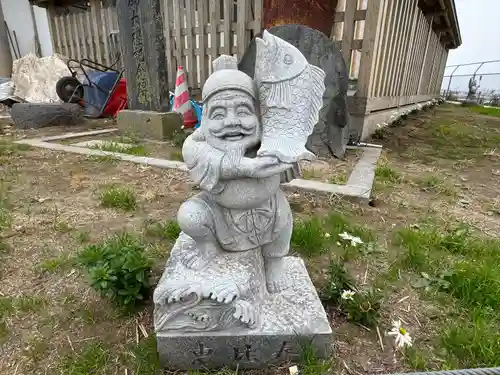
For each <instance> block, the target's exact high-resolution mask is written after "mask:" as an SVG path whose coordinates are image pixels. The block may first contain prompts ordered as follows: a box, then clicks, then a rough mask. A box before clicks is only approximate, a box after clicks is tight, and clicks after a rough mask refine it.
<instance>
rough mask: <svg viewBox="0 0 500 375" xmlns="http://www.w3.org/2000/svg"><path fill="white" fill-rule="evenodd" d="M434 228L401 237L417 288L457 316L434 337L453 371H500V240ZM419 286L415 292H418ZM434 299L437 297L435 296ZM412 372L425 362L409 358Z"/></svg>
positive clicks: (467, 231) (403, 264) (469, 231)
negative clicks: (499, 332)
mask: <svg viewBox="0 0 500 375" xmlns="http://www.w3.org/2000/svg"><path fill="white" fill-rule="evenodd" d="M436 224H437V223H434V224H433V225H432V227H431V226H430V225H429V226H423V228H421V229H418V228H405V229H403V230H400V231H398V233H397V240H396V242H395V243H398V244H399V245H400V246H402V247H403V248H404V250H405V251H404V252H403V253H402V254H401V256H400V263H398V264H397V267H398V268H399V267H402V268H404V269H408V270H411V271H414V272H417V273H420V275H421V276H422V277H421V279H420V281H419V282H417V284H418V287H423V286H425V290H427V291H433V292H432V293H431V295H434V296H435V301H436V302H438V303H442V304H445V305H447V307H450V308H452V309H453V310H454V312H455V314H457V316H458V318H453V319H445V322H443V323H442V324H441V326H442V327H443V328H442V329H441V331H439V332H436V336H437V337H438V339H439V347H440V348H442V349H444V350H445V351H446V353H445V354H444V360H445V361H446V364H447V366H448V367H450V368H457V367H460V368H464V367H465V368H467V367H490V366H498V365H500V357H499V356H498V353H499V352H500V338H499V337H498V324H499V322H500V251H499V250H500V240H499V239H492V238H483V237H481V236H479V235H478V234H476V233H475V232H474V231H473V230H472V229H471V228H469V227H467V226H466V225H458V226H457V225H455V226H451V225H445V226H444V228H443V227H442V226H441V227H440V226H437V225H436ZM417 284H415V287H417ZM436 293H438V294H437V295H436ZM407 360H408V361H412V363H413V364H412V368H416V367H417V365H419V367H421V366H424V365H425V361H424V359H419V358H418V357H417V358H415V357H413V359H412V358H407Z"/></svg>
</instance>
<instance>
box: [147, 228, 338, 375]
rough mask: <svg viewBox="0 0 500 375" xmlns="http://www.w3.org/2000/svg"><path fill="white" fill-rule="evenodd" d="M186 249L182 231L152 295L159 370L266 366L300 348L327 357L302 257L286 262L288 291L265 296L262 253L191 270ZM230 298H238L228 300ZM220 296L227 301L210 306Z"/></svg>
mask: <svg viewBox="0 0 500 375" xmlns="http://www.w3.org/2000/svg"><path fill="white" fill-rule="evenodd" d="M192 245H193V243H192V239H191V238H190V237H188V236H187V235H185V234H183V233H182V234H181V235H180V237H179V239H178V240H177V242H176V244H175V246H174V247H173V249H172V253H171V256H170V259H169V260H168V262H167V264H166V269H165V272H164V274H163V276H162V278H161V280H160V282H159V283H158V287H157V288H156V290H155V297H154V298H155V318H154V321H155V328H156V331H157V333H156V335H157V342H158V353H159V356H160V362H161V364H162V366H163V367H166V368H169V369H175V370H187V369H216V368H223V367H233V368H236V367H238V368H240V369H245V368H267V367H269V366H272V365H280V364H282V363H285V362H290V361H294V360H298V359H299V358H300V355H301V351H302V350H303V349H304V347H306V346H307V347H308V348H309V347H310V348H312V349H313V350H314V352H315V353H316V355H317V357H318V358H325V359H326V358H329V357H330V356H331V354H332V342H333V341H332V340H333V335H332V330H331V328H330V325H329V322H328V319H327V316H326V313H325V311H324V309H323V306H322V304H321V301H320V300H319V297H318V295H317V293H316V290H315V288H314V286H313V284H312V282H311V280H310V278H309V275H308V273H307V270H306V268H305V266H304V263H303V261H302V260H301V259H300V258H296V257H286V258H284V262H285V263H284V264H285V267H286V274H287V275H289V277H290V286H289V288H288V289H285V290H283V291H281V292H278V293H274V294H270V293H268V291H267V288H266V281H265V275H264V272H263V270H264V261H263V257H262V254H261V253H260V250H251V251H247V252H241V253H229V252H226V253H221V254H220V255H218V256H217V258H216V259H214V261H213V262H212V263H210V264H209V265H208V266H206V267H205V268H203V269H201V270H200V271H194V270H191V269H188V268H186V267H185V266H184V265H183V262H182V260H181V259H182V256H183V255H182V254H183V252H184V251H185V250H186V248H189V246H192ZM176 291H178V292H176ZM234 292H236V295H237V297H236V298H234V299H232V297H233V295H234ZM165 295H168V296H174V297H175V296H177V298H176V301H175V302H173V301H171V302H170V303H168V301H165V300H164V299H162V298H163V296H165ZM219 297H220V299H225V300H224V301H222V302H218V301H217V300H214V298H215V299H217V298H219ZM227 298H229V300H227ZM237 316H238V317H239V319H238V318H237ZM242 320H243V321H242ZM245 320H246V322H247V323H246V322H244V321H245ZM248 321H250V324H248Z"/></svg>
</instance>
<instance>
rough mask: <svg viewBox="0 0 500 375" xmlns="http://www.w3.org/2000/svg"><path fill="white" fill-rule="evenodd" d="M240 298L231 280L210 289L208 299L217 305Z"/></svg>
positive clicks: (237, 289) (238, 291)
mask: <svg viewBox="0 0 500 375" xmlns="http://www.w3.org/2000/svg"><path fill="white" fill-rule="evenodd" d="M239 297H240V290H239V288H238V286H237V285H236V284H235V283H234V282H233V281H231V280H225V281H221V282H218V283H217V284H215V285H214V287H213V288H212V289H211V293H210V298H211V299H213V300H214V301H217V302H219V303H225V304H228V303H231V302H233V301H234V300H236V299H238V298H239Z"/></svg>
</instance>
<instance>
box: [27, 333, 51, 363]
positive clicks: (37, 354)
mask: <svg viewBox="0 0 500 375" xmlns="http://www.w3.org/2000/svg"><path fill="white" fill-rule="evenodd" d="M49 343H50V341H49V340H47V338H43V337H32V338H31V339H29V340H27V342H26V345H25V347H24V348H23V349H22V355H23V356H24V357H26V358H28V360H29V361H31V362H32V363H33V364H36V363H37V362H39V361H41V360H42V359H43V358H44V357H45V354H46V353H47V351H48V350H49V348H50V344H49Z"/></svg>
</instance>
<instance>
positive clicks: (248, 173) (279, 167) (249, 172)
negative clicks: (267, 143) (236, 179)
mask: <svg viewBox="0 0 500 375" xmlns="http://www.w3.org/2000/svg"><path fill="white" fill-rule="evenodd" d="M239 168H240V173H241V175H243V176H245V177H253V178H264V177H269V176H273V175H275V174H278V173H281V172H283V171H285V170H287V169H288V168H291V165H290V164H283V163H281V162H280V161H279V159H278V158H276V157H272V156H262V157H256V158H253V159H252V158H246V157H244V158H242V159H241V163H240V166H239Z"/></svg>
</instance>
